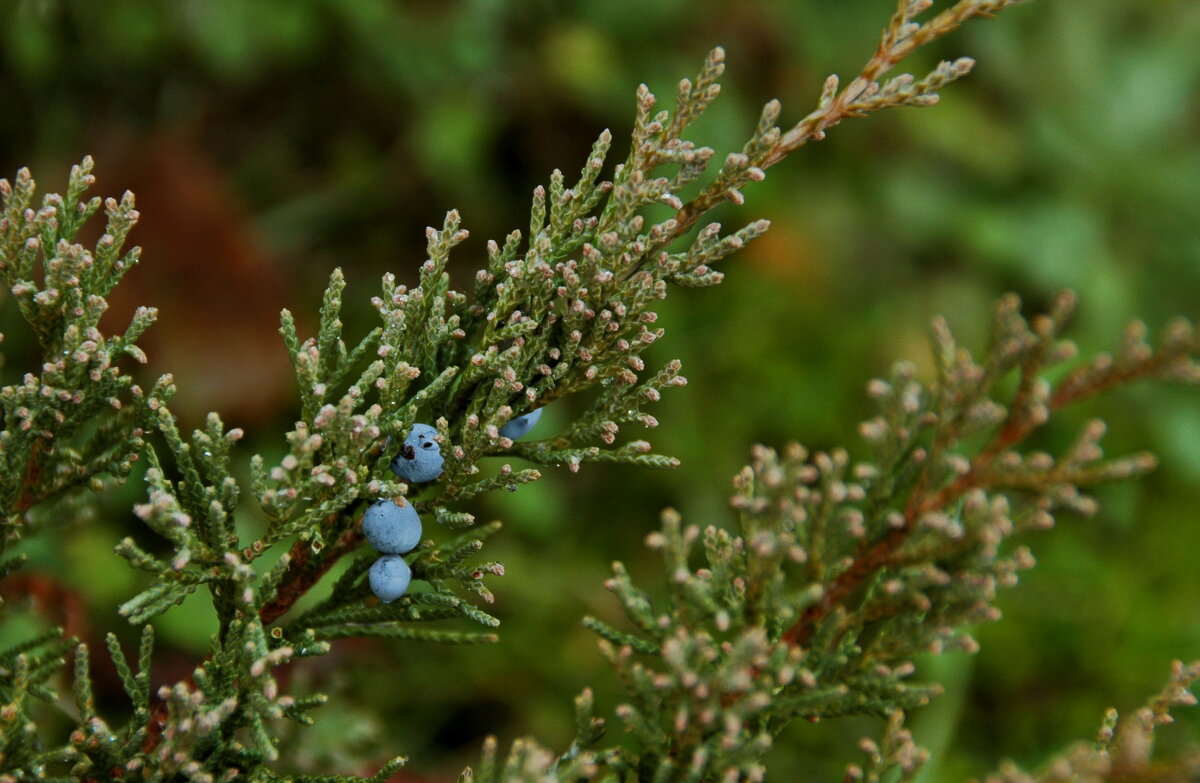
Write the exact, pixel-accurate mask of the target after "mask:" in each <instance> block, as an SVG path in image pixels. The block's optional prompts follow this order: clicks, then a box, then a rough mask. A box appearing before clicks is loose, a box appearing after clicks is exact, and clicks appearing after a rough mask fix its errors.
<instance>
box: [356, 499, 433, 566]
mask: <svg viewBox="0 0 1200 783" xmlns="http://www.w3.org/2000/svg"><path fill="white" fill-rule="evenodd" d="M362 531H363V536H364V537H365V538H366V539H367V542H368V543H370V545H371V546H373V547H375V549H376V550H378V551H380V552H383V553H384V554H389V555H402V554H404V553H406V552H411V551H412V550H413V549H415V548H416V546H417V544H419V543H421V517H420V515H418V514H417V510H416V509H415V508H413V505H412V503H405V504H404V505H402V506H401V505H398V504H397V503H395V502H394V501H391V500H377V501H375V502H374V503H372V504H371V505H369V506H367V510H366V511H364V512H363V517H362Z"/></svg>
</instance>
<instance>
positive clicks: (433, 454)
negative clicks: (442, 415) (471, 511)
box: [392, 424, 446, 484]
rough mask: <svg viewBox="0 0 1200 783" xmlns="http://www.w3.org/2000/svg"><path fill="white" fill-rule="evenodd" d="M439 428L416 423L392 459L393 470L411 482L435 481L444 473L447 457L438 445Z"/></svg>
mask: <svg viewBox="0 0 1200 783" xmlns="http://www.w3.org/2000/svg"><path fill="white" fill-rule="evenodd" d="M437 434H438V432H437V430H436V429H434V428H433V427H430V426H429V425H428V424H414V425H413V426H412V430H411V431H410V432H409V433H408V437H407V438H405V439H404V445H403V446H401V447H400V453H399V454H397V455H396V458H395V459H394V460H392V472H393V473H395V474H396V475H397V476H399V477H400V478H402V479H404V480H405V481H408V482H410V483H414V484H416V483H420V482H422V481H433V480H434V479H435V478H437V477H438V476H440V475H442V465H443V464H444V463H445V461H446V460H445V458H444V457H442V450H441V448H439V446H438V442H437V440H436V438H437Z"/></svg>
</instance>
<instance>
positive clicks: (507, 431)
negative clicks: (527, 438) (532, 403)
mask: <svg viewBox="0 0 1200 783" xmlns="http://www.w3.org/2000/svg"><path fill="white" fill-rule="evenodd" d="M540 418H542V409H541V408H538V409H537V410H535V411H530V412H529V413H526V414H525V415H524V416H518V417H517V418H515V419H513V420H512V421H510V422H509V423H508V424H505V425H504V426H503V427H501V428H500V434H501V435H503V436H504V437H506V438H512V439H513V440H516V439H517V438H519V437H521V436H522V435H524V434H525V433H527V432H529V431H530V430H531V429H533V427H534V425H535V424H537V423H538V419H540Z"/></svg>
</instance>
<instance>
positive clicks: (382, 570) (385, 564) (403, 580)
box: [367, 555, 412, 604]
mask: <svg viewBox="0 0 1200 783" xmlns="http://www.w3.org/2000/svg"><path fill="white" fill-rule="evenodd" d="M367 580H368V581H369V582H370V583H371V592H372V593H374V594H375V596H376V597H377V598H378V599H379V600H380V601H383V602H384V603H385V604H390V603H391V602H392V601H395V600H396V599H397V598H399V597H400V596H402V595H404V594H405V593H406V592H408V583H409V582H411V581H412V569H411V568H409V567H408V563H406V562H404V558H402V557H400V555H384V556H383V557H381V558H379V559H378V560H376V561H375V562H374V563H372V564H371V570H370V572H369V573H368V574H367Z"/></svg>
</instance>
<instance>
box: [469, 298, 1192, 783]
mask: <svg viewBox="0 0 1200 783" xmlns="http://www.w3.org/2000/svg"><path fill="white" fill-rule="evenodd" d="M1073 305H1074V297H1073V296H1072V295H1070V294H1063V295H1061V296H1060V297H1058V299H1057V300H1056V302H1055V304H1054V307H1053V308H1052V309H1051V311H1050V313H1048V314H1047V315H1042V316H1036V317H1034V318H1032V319H1029V320H1026V319H1025V318H1024V317H1023V316H1021V314H1020V312H1019V302H1018V301H1017V299H1016V298H1015V297H1012V296H1009V297H1005V298H1004V299H1002V300H1001V301H1000V302H999V303H998V305H997V307H996V315H995V318H994V326H993V332H992V335H991V338H990V341H989V346H988V351H987V353H986V355H985V356H984V357H982V358H981V359H979V360H976V359H974V358H973V357H972V355H971V354H970V353H969V352H968V351H967V350H966V349H964V348H962V347H960V346H959V345H958V344H957V343H956V342H955V340H954V338H953V336H952V334H951V332H950V330H949V329H948V327H947V326H946V324H945V322H944V321H943V320H941V319H937V320H936V321H935V322H934V324H933V329H932V337H933V340H932V343H933V352H934V355H935V359H936V370H937V375H936V377H935V378H933V379H930V380H928V381H926V382H922V381H920V380H919V379H918V378H917V377H916V371H915V367H914V365H913V364H911V363H908V362H901V363H899V364H897V365H896V367H895V369H894V370H893V373H892V377H891V379H890V380H889V381H881V380H876V381H872V382H871V383H870V384H869V386H868V390H869V392H870V394H871V396H872V397H873V398H874V399H875V400H876V401H877V403H878V404H879V406H880V414H879V416H878V417H876V418H873V419H871V420H869V421H868V422H866V423H865V424H864V425H863V426H862V428H861V432H862V434H863V435H864V436H865V438H866V440H867V443H868V445H869V446H870V447H871V450H872V456H871V458H870V459H869V460H866V461H862V462H858V463H853V464H852V463H851V461H850V458H849V456H848V453H847V452H846V451H845V450H834V451H831V452H817V453H813V454H810V453H809V452H808V451H807V450H806V449H804V448H803V447H802V446H800V445H799V444H791V445H789V446H787V447H786V448H785V449H784V450H783V452H782V453H780V452H776V451H775V450H773V449H769V448H766V447H762V446H760V447H757V448H756V449H755V450H754V453H753V461H752V463H751V465H749V466H747V467H746V468H745V469H744V470H743V471H742V472H741V473H740V474H738V476H737V477H736V478H735V480H734V489H735V494H734V496H733V498H732V500H731V505H732V507H733V509H734V511H735V512H736V516H737V527H736V528H735V529H733V530H728V529H725V528H723V527H718V526H713V525H710V526H708V527H706V528H704V529H703V530H701V528H700V527H699V526H696V525H689V526H685V525H684V524H683V523H682V520H681V518H680V516H679V515H678V514H677V513H675V512H674V511H670V510H668V511H667V512H665V513H664V514H663V518H662V528H661V530H660V531H658V532H655V533H652V534H650V535H649V536H648V537H647V539H646V544H647V546H649V547H650V548H651V549H654V550H657V551H659V552H660V553H661V554H662V558H663V565H664V570H665V572H666V576H667V590H666V594H665V597H663V596H658V597H656V596H655V595H653V594H651V593H649V592H646V591H644V590H642V589H640V588H638V587H637V586H636V585H635V584H634V583H633V581H632V580H631V578H630V576H629V574H628V572H627V571H626V569H625V567H624V566H623V565H622V564H621V563H616V564H615V565H614V569H613V571H614V574H613V577H612V578H611V579H610V580H609V581H608V582H607V583H606V587H607V588H608V589H609V590H611V591H612V592H613V593H614V594H615V595H616V597H617V599H618V601H619V603H620V605H621V609H622V610H623V612H624V614H625V616H626V619H627V621H628V623H629V625H630V626H632V629H631V630H622V629H620V628H617V627H614V626H612V625H611V624H609V623H606V622H603V621H601V620H599V619H596V618H591V617H589V618H586V619H585V620H584V624H585V625H586V626H587V627H589V628H591V629H592V630H593V631H595V632H596V633H597V634H598V635H599V636H600V637H601V642H600V647H601V650H602V652H603V654H604V655H605V657H606V658H607V659H608V660H609V662H610V664H611V665H612V666H613V668H614V670H615V673H616V675H617V678H618V680H619V681H620V683H621V685H622V687H623V688H624V690H625V691H626V694H627V696H628V699H629V701H628V702H627V703H624V704H621V705H620V706H618V707H617V710H616V713H617V716H618V718H620V720H621V722H622V723H623V724H624V725H625V729H626V731H627V732H628V733H629V734H630V735H631V736H632V738H633V741H634V745H633V748H632V750H628V749H623V748H621V749H619V748H618V747H597V746H596V742H597V741H598V740H599V739H600V736H601V734H600V732H593V733H592V735H591V737H592V742H591V744H586V745H584V749H585V750H586V751H587V752H586V753H585V754H584V755H583V756H580V755H579V753H578V751H573V753H575V755H574V756H572V758H576V757H579V758H586V759H587V760H588V761H589V762H590V763H591V764H592V766H593V767H594V769H593V774H594V776H595V779H597V780H632V779H636V780H653V781H662V782H663V783H666V782H667V781H706V780H723V781H739V780H746V781H755V780H761V779H762V778H763V776H764V774H765V769H764V768H763V767H762V764H761V762H762V757H763V756H764V755H765V754H766V752H767V751H768V750H770V748H771V747H772V746H773V743H774V740H775V738H776V737H777V736H778V734H779V733H780V731H782V730H783V728H784V727H785V726H787V725H788V724H789V723H790V722H792V721H794V720H796V719H797V718H803V719H807V720H810V721H818V720H823V719H829V718H836V717H840V716H843V715H853V714H867V715H877V716H882V717H886V718H887V726H886V729H885V731H884V735H883V738H882V740H881V741H879V742H876V741H874V740H870V739H866V740H864V741H863V743H862V744H861V747H862V748H863V752H864V754H865V756H866V761H865V762H864V763H863V764H857V765H853V766H852V767H851V769H850V771H849V773H848V774H847V780H848V781H853V780H874V781H878V780H884V779H886V780H897V779H898V780H910V779H912V777H913V776H914V775H915V774H916V772H917V771H918V770H919V768H920V766H921V764H922V763H923V762H924V760H925V758H926V753H925V751H923V750H922V749H920V748H918V747H917V746H916V745H915V744H914V743H913V741H912V737H911V735H910V734H909V733H908V732H907V730H905V729H904V716H905V713H906V712H907V711H908V710H911V709H912V708H914V707H919V706H921V705H924V704H926V703H928V701H929V700H930V699H931V698H933V697H935V696H936V695H938V693H940V687H939V686H938V685H936V684H933V683H922V682H919V681H915V680H914V678H913V675H914V674H915V673H916V671H917V668H916V665H915V662H914V660H915V656H917V655H918V654H920V653H924V652H935V653H941V652H945V651H949V650H966V651H968V652H973V651H975V650H976V649H977V645H976V643H975V641H974V640H973V639H972V637H971V636H970V629H971V627H973V626H975V625H977V624H979V623H981V622H986V621H992V620H995V619H997V618H998V616H999V612H998V610H997V609H996V608H995V606H994V605H993V602H994V599H995V597H996V593H997V591H998V590H999V589H1001V588H1005V587H1012V586H1014V585H1015V584H1016V583H1017V579H1018V575H1019V572H1020V571H1021V570H1023V569H1026V568H1029V567H1031V566H1032V564H1033V558H1032V555H1031V554H1030V553H1029V550H1028V549H1026V548H1025V547H1016V548H1014V547H1012V546H1009V545H1008V539H1009V538H1011V537H1012V536H1014V535H1016V534H1018V533H1021V532H1025V531H1028V530H1032V529H1041V528H1045V527H1048V526H1050V525H1051V524H1053V522H1054V513H1055V512H1057V511H1059V510H1070V511H1073V512H1076V513H1084V514H1090V513H1094V512H1095V510H1096V503H1095V500H1094V499H1093V498H1091V497H1090V496H1087V495H1085V494H1083V492H1082V490H1083V489H1085V488H1086V487H1088V486H1092V485H1095V484H1098V483H1101V482H1105V481H1112V480H1119V479H1125V478H1128V477H1130V476H1133V475H1137V474H1138V473H1141V472H1144V471H1146V470H1148V469H1149V468H1151V467H1152V466H1153V460H1152V459H1150V458H1149V457H1148V456H1147V455H1144V454H1135V455H1132V456H1128V457H1117V458H1111V459H1106V458H1105V457H1104V455H1103V453H1102V452H1101V450H1100V447H1099V439H1100V436H1101V435H1102V434H1103V427H1101V426H1099V425H1098V424H1097V423H1095V422H1092V423H1089V424H1087V425H1085V427H1084V428H1083V431H1082V433H1081V434H1080V435H1079V437H1078V438H1077V439H1076V440H1075V442H1074V443H1073V444H1071V445H1070V446H1069V447H1068V448H1067V449H1065V450H1064V451H1063V453H1062V454H1060V455H1058V456H1057V457H1053V456H1051V455H1049V454H1047V453H1045V452H1040V451H1021V450H1020V449H1019V448H1018V447H1019V446H1020V445H1021V444H1022V443H1023V442H1024V441H1025V440H1026V439H1027V438H1028V437H1029V436H1030V435H1032V434H1033V433H1034V432H1035V431H1036V430H1038V429H1040V428H1042V427H1044V426H1046V424H1047V423H1048V422H1049V420H1050V417H1051V415H1052V414H1053V413H1054V412H1056V411H1058V410H1060V409H1062V408H1064V407H1066V406H1068V405H1070V404H1072V403H1074V402H1076V401H1078V400H1080V399H1083V398H1085V397H1088V396H1090V395H1092V394H1095V393H1098V392H1101V391H1105V390H1108V389H1111V388H1113V387H1114V386H1116V385H1123V384H1126V383H1131V382H1133V381H1136V380H1139V379H1142V378H1160V379H1165V380H1180V381H1185V382H1191V383H1196V382H1200V365H1198V364H1197V356H1198V354H1200V339H1198V338H1197V336H1196V334H1195V332H1194V330H1193V329H1192V327H1191V325H1190V324H1188V323H1186V322H1184V321H1177V322H1174V323H1173V324H1171V325H1170V326H1169V327H1168V328H1167V329H1166V330H1165V334H1164V336H1163V337H1162V339H1161V340H1160V341H1159V343H1158V344H1157V346H1151V345H1150V344H1149V343H1147V342H1146V340H1145V327H1143V326H1142V325H1141V324H1133V325H1131V326H1130V327H1129V329H1128V330H1127V331H1126V337H1125V339H1124V340H1123V342H1122V345H1121V346H1120V349H1119V350H1118V351H1117V352H1116V353H1115V354H1114V355H1112V356H1110V355H1107V354H1102V355H1099V356H1097V357H1096V358H1094V359H1092V360H1091V361H1088V362H1085V363H1081V364H1077V365H1076V366H1075V367H1074V368H1072V369H1071V370H1069V371H1068V372H1066V373H1065V374H1064V375H1062V377H1061V378H1060V379H1059V380H1058V381H1057V382H1056V383H1051V382H1049V381H1048V380H1047V373H1048V372H1049V371H1051V370H1052V368H1054V367H1055V366H1056V365H1060V364H1063V363H1065V362H1067V361H1070V360H1071V359H1072V358H1073V357H1074V355H1075V347H1074V346H1073V345H1072V344H1071V343H1070V342H1068V341H1066V340H1064V339H1063V338H1062V337H1061V331H1062V328H1063V327H1064V325H1065V323H1066V322H1067V320H1068V318H1069V315H1070V312H1071V309H1072V307H1073ZM1013 376H1016V377H1015V379H1014V378H1013ZM1013 380H1015V383H1010V381H1013ZM1009 388H1011V389H1012V391H1011V393H1009V394H1007V395H1005V394H1004V393H1003V391H1004V390H1005V389H1009ZM1198 674H1200V663H1197V664H1195V665H1193V666H1192V667H1191V668H1190V669H1184V668H1183V667H1182V665H1180V666H1179V667H1177V671H1176V674H1175V679H1174V684H1173V685H1172V687H1171V688H1170V689H1169V690H1168V692H1167V695H1165V696H1163V697H1160V698H1159V699H1158V700H1157V701H1156V702H1155V705H1156V706H1155V707H1153V708H1150V711H1149V712H1139V713H1137V714H1136V715H1135V717H1134V719H1133V721H1132V723H1131V724H1130V726H1128V727H1127V728H1126V731H1127V733H1128V740H1127V744H1128V746H1129V747H1131V748H1132V750H1130V751H1129V753H1132V754H1134V755H1136V758H1133V759H1130V760H1129V761H1128V762H1127V769H1140V768H1142V767H1144V766H1145V765H1146V764H1147V763H1148V760H1149V751H1148V741H1149V733H1150V732H1151V731H1152V729H1153V727H1154V725H1156V724H1157V723H1161V722H1163V719H1162V717H1161V716H1164V715H1166V710H1167V708H1168V707H1169V706H1172V705H1178V704H1187V703H1191V702H1194V697H1192V696H1191V694H1190V693H1189V692H1188V691H1187V688H1188V687H1189V686H1190V684H1191V683H1192V682H1193V681H1194V680H1195V679H1196V678H1197V676H1198ZM1151 713H1152V714H1153V716H1157V717H1153V716H1151ZM1110 735H1111V732H1110ZM1135 735H1136V736H1135ZM1110 739H1111V736H1110ZM1117 744H1118V745H1121V743H1117ZM532 747H534V746H532V745H529V744H528V743H526V744H525V745H522V746H520V748H519V749H518V748H515V749H514V751H513V753H514V755H513V757H512V758H511V759H510V761H512V760H513V759H524V760H526V761H527V760H528V759H529V758H531V757H532V756H531V755H530V753H531V751H530V748H532ZM489 748H490V746H489ZM1105 748H1107V745H1105ZM1105 748H1100V749H1099V750H1097V751H1095V752H1092V753H1089V754H1084V755H1083V756H1080V757H1078V758H1074V757H1072V759H1070V760H1068V761H1067V762H1064V763H1067V764H1070V765H1075V766H1071V767H1070V768H1071V769H1072V770H1076V771H1078V769H1079V768H1080V765H1084V766H1085V767H1086V769H1088V770H1090V771H1092V772H1094V771H1095V770H1097V769H1099V766H1097V765H1101V764H1103V765H1107V766H1105V769H1107V770H1109V771H1110V772H1112V773H1113V774H1114V775H1116V774H1117V771H1116V766H1117V763H1116V762H1113V761H1112V760H1111V759H1109V757H1108V756H1109V754H1108V751H1107V750H1105ZM1101 751H1103V752H1101ZM493 752H494V751H493V750H491V749H485V763H487V764H491V763H494V762H488V761H487V760H486V757H487V756H488V754H490V753H493ZM1085 762H1086V764H1085ZM514 763H515V762H514ZM1186 763H1187V762H1185V764H1186ZM1089 765H1090V766H1089ZM505 769H506V770H507V769H508V768H507V767H506V768H505ZM515 769H516V770H517V772H513V773H511V774H510V773H509V772H508V771H505V772H504V773H503V774H502V775H500V776H498V777H497V776H495V775H493V777H491V778H485V779H487V780H496V781H509V780H513V781H515V780H524V779H527V778H525V777H522V774H523V772H520V770H521V767H519V766H518V767H515ZM550 769H552V767H551V766H549V765H547V766H546V767H545V770H550ZM518 773H520V774H518ZM579 774H580V773H579V772H578V770H575V769H573V770H572V775H579ZM1006 774H1007V773H1006ZM1056 774H1057V773H1056ZM506 775H507V776H506ZM541 779H546V780H564V781H565V780H571V779H575V778H571V777H554V776H553V775H552V774H547V775H546V777H544V778H541ZM1003 779H1004V780H1010V779H1011V780H1033V779H1034V778H1024V777H1011V778H1008V777H1006V778H1003ZM1038 779H1042V778H1038ZM1046 779H1051V780H1058V779H1063V780H1066V779H1070V778H1069V776H1058V777H1053V776H1052V777H1050V778H1046Z"/></svg>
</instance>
